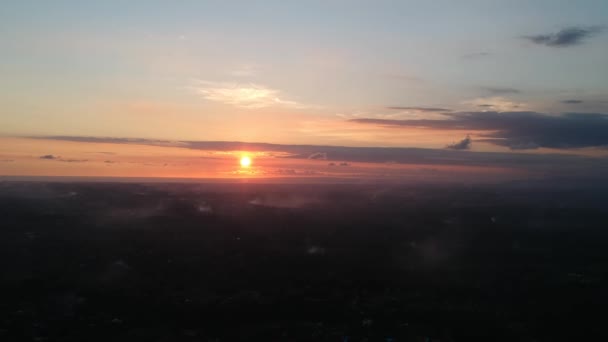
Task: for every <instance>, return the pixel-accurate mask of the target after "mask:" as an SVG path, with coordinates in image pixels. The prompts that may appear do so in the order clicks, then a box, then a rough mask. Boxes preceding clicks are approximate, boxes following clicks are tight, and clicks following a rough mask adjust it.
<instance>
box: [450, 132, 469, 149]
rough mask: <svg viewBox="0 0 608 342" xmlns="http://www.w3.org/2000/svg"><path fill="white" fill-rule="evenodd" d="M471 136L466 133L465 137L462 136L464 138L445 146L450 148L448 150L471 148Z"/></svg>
mask: <svg viewBox="0 0 608 342" xmlns="http://www.w3.org/2000/svg"><path fill="white" fill-rule="evenodd" d="M471 143H472V141H471V136H470V135H468V134H467V136H466V137H464V139H462V140H460V141H459V142H456V143H453V144H450V145H448V146H446V148H448V149H450V150H468V149H470V148H471Z"/></svg>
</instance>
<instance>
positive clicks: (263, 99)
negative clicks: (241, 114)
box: [195, 81, 306, 109]
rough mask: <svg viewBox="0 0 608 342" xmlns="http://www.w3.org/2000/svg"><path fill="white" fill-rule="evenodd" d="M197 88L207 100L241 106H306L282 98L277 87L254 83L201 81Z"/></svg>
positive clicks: (299, 107)
mask: <svg viewBox="0 0 608 342" xmlns="http://www.w3.org/2000/svg"><path fill="white" fill-rule="evenodd" d="M195 90H196V92H198V93H199V94H201V95H202V96H203V97H204V98H205V99H206V100H209V101H214V102H220V103H224V104H228V105H232V106H236V107H241V108H266V107H271V106H284V107H290V108H298V109H301V108H306V106H304V105H303V104H301V103H298V102H295V101H290V100H285V99H283V98H281V92H280V91H279V90H277V89H272V88H269V87H266V86H263V85H259V84H254V83H246V84H241V83H228V82H219V83H218V82H208V81H199V82H198V85H197V86H196V87H195Z"/></svg>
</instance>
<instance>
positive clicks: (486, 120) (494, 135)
mask: <svg viewBox="0 0 608 342" xmlns="http://www.w3.org/2000/svg"><path fill="white" fill-rule="evenodd" d="M445 115H446V116H447V119H445V120H382V119H353V120H350V121H351V122H358V123H364V124H374V125H382V126H392V127H420V128H426V129H442V130H463V129H464V130H475V131H487V133H484V134H482V135H481V136H482V137H484V138H485V140H483V141H485V142H489V143H492V144H495V145H500V146H506V147H509V148H511V149H513V150H517V149H535V148H539V147H547V148H562V149H568V148H582V147H605V146H608V134H606V132H608V114H600V113H568V114H563V115H550V114H545V113H537V112H459V113H447V114H445ZM479 141H482V140H479Z"/></svg>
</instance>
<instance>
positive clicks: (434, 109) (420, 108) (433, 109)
mask: <svg viewBox="0 0 608 342" xmlns="http://www.w3.org/2000/svg"><path fill="white" fill-rule="evenodd" d="M386 109H394V110H415V111H419V112H449V111H450V110H449V109H447V108H437V107H402V106H390V107H386Z"/></svg>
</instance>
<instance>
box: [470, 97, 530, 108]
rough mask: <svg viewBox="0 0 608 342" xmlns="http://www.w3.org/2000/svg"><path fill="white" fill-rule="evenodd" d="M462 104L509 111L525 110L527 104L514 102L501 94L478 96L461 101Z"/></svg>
mask: <svg viewBox="0 0 608 342" xmlns="http://www.w3.org/2000/svg"><path fill="white" fill-rule="evenodd" d="M463 104H464V105H467V106H471V107H474V108H486V109H488V110H493V111H497V112H510V111H521V110H527V109H528V108H527V105H526V104H525V103H521V102H514V101H512V100H510V99H507V98H505V97H502V96H492V97H480V98H476V99H472V100H468V101H464V102H463Z"/></svg>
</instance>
